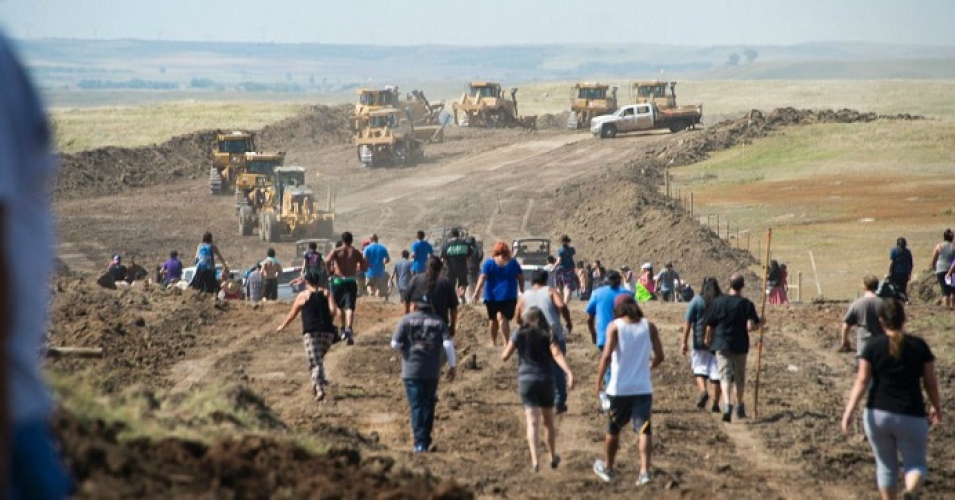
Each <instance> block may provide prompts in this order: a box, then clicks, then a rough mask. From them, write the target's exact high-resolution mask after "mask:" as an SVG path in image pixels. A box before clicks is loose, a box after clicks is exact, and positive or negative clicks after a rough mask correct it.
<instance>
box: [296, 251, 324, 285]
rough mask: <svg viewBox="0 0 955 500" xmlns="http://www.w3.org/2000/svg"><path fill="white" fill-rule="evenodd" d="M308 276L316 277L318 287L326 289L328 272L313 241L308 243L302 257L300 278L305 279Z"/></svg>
mask: <svg viewBox="0 0 955 500" xmlns="http://www.w3.org/2000/svg"><path fill="white" fill-rule="evenodd" d="M309 274H313V275H315V276H317V277H318V283H319V287H321V288H328V270H327V269H326V268H325V258H324V257H323V256H322V254H321V253H320V252H319V251H318V244H317V243H315V242H314V241H310V242H309V243H308V250H306V251H305V254H304V255H302V278H307V277H308V275H309Z"/></svg>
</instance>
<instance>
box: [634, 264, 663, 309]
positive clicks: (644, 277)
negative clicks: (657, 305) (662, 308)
mask: <svg viewBox="0 0 955 500" xmlns="http://www.w3.org/2000/svg"><path fill="white" fill-rule="evenodd" d="M637 283H639V284H640V286H642V287H643V289H644V290H646V291H647V293H649V294H650V297H651V299H650V300H657V299H658V298H659V297H657V285H656V283H657V280H656V277H655V276H654V275H653V265H652V264H650V263H649V262H646V263H644V264H643V265H642V266H640V276H639V277H638V278H637Z"/></svg>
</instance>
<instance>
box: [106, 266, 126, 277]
mask: <svg viewBox="0 0 955 500" xmlns="http://www.w3.org/2000/svg"><path fill="white" fill-rule="evenodd" d="M109 274H110V276H112V277H113V281H126V266H124V265H122V264H113V265H111V266H109Z"/></svg>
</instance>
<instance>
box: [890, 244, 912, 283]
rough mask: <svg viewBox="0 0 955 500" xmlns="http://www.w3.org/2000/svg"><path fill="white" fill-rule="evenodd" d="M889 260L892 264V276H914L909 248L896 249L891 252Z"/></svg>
mask: <svg viewBox="0 0 955 500" xmlns="http://www.w3.org/2000/svg"><path fill="white" fill-rule="evenodd" d="M889 260H890V261H891V262H892V271H891V272H892V274H895V275H897V276H898V275H902V276H907V275H910V274H912V268H913V267H914V266H913V265H912V252H910V251H909V249H908V248H900V247H894V248H892V251H891V252H889Z"/></svg>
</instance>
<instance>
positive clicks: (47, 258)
mask: <svg viewBox="0 0 955 500" xmlns="http://www.w3.org/2000/svg"><path fill="white" fill-rule="evenodd" d="M50 141H51V137H50V128H49V125H48V122H47V120H46V116H45V115H44V113H43V109H42V107H41V106H40V103H39V100H38V98H37V96H36V94H35V93H34V91H33V89H32V87H31V85H30V83H29V81H28V80H27V77H26V74H25V73H24V71H23V69H22V67H21V66H20V65H19V63H18V62H17V61H16V60H15V58H14V56H13V53H12V52H11V48H10V45H9V43H8V42H7V40H6V38H4V37H2V36H0V205H2V207H3V209H4V211H5V214H6V215H5V217H4V218H3V220H2V221H0V230H2V231H3V243H2V244H3V247H2V248H0V251H2V252H3V257H4V258H5V260H6V264H7V268H8V270H9V273H10V279H9V282H8V283H3V284H2V285H3V286H6V287H7V290H8V291H9V296H10V300H11V303H10V310H11V311H10V312H11V317H10V318H9V321H10V338H9V339H8V341H7V349H8V352H9V363H8V364H7V366H4V367H2V369H5V370H7V374H8V377H9V384H10V385H9V391H10V392H9V399H8V404H9V408H10V411H11V413H12V419H13V423H14V424H19V423H24V422H28V421H35V420H38V419H45V418H46V417H47V415H48V414H49V412H50V409H51V402H50V397H49V394H48V392H47V388H46V385H45V383H44V381H43V376H42V373H41V370H40V349H41V348H42V346H43V342H44V338H45V335H46V325H47V304H48V303H49V298H50V294H49V280H50V277H51V274H52V270H53V259H54V250H53V246H54V244H55V241H54V221H53V214H52V212H51V206H50V205H51V204H50V192H51V191H52V189H53V181H54V174H55V171H56V159H55V156H54V155H53V151H52V149H51V145H50Z"/></svg>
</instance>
